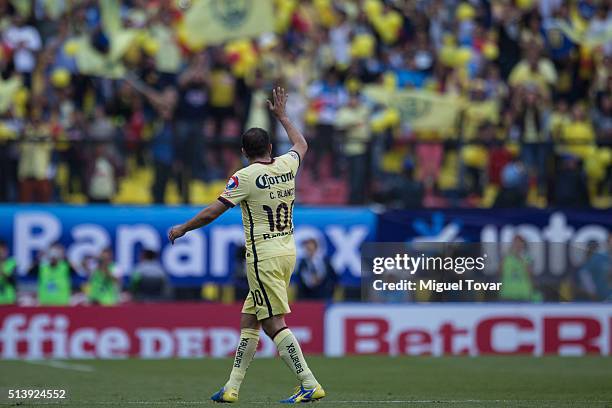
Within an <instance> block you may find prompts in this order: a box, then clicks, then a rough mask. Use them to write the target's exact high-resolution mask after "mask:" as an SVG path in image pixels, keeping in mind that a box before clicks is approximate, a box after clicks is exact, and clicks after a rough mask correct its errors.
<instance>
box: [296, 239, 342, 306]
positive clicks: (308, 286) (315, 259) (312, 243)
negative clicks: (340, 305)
mask: <svg viewBox="0 0 612 408" xmlns="http://www.w3.org/2000/svg"><path fill="white" fill-rule="evenodd" d="M302 246H303V248H304V257H303V258H302V259H301V260H300V261H299V262H298V265H297V269H296V275H297V282H298V298H299V299H301V300H317V299H331V298H332V296H333V294H334V289H335V287H336V283H337V280H338V276H337V275H336V271H334V268H333V267H332V265H331V262H330V260H329V258H327V257H325V256H324V255H323V254H322V253H321V252H320V251H319V244H318V242H317V240H316V239H314V238H309V239H306V240H305V241H304V242H303V243H302Z"/></svg>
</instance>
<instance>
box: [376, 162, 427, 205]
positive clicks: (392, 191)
mask: <svg viewBox="0 0 612 408" xmlns="http://www.w3.org/2000/svg"><path fill="white" fill-rule="evenodd" d="M384 196H386V197H385V198H384V200H385V202H386V203H387V204H388V205H390V206H392V207H397V208H405V209H410V208H422V207H423V199H424V197H425V187H424V186H423V183H422V182H420V181H418V180H416V179H415V177H414V163H413V161H412V160H411V159H405V160H404V163H403V165H402V173H401V175H399V176H398V177H393V178H391V182H390V185H389V186H388V187H387V191H386V193H385V194H384Z"/></svg>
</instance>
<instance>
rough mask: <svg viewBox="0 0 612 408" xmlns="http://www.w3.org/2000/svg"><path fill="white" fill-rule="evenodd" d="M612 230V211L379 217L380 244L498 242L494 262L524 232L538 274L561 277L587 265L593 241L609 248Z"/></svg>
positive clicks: (495, 211) (470, 212)
mask: <svg viewBox="0 0 612 408" xmlns="http://www.w3.org/2000/svg"><path fill="white" fill-rule="evenodd" d="M610 231H612V211H611V210H594V209H589V210H585V211H574V210H538V209H486V210H484V209H461V210H411V211H400V210H397V211H387V212H385V213H383V214H381V215H380V216H379V217H378V224H377V239H376V241H379V242H418V241H421V242H486V243H491V244H492V245H487V255H488V257H489V261H493V260H494V259H499V258H500V256H501V254H502V253H503V251H504V249H507V247H508V244H509V243H510V242H511V241H512V238H513V237H514V236H515V234H519V235H521V236H522V237H523V238H524V239H525V240H526V241H527V242H528V245H529V246H530V248H529V249H530V251H531V255H532V257H534V258H541V259H543V260H544V261H543V262H541V263H538V266H537V267H536V268H535V270H534V274H535V275H540V274H551V275H552V276H556V277H559V276H562V275H564V274H566V273H567V272H571V271H572V270H575V268H576V267H578V266H580V265H581V264H582V262H584V255H585V253H586V251H585V248H586V243H587V242H589V241H597V242H599V244H600V246H601V249H604V248H605V245H606V240H607V237H608V233H609V232H610ZM495 244H500V245H495ZM540 252H543V253H540Z"/></svg>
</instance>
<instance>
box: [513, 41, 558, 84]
mask: <svg viewBox="0 0 612 408" xmlns="http://www.w3.org/2000/svg"><path fill="white" fill-rule="evenodd" d="M556 81H557V70H556V69H555V66H554V64H553V63H552V62H551V61H550V60H549V59H547V58H544V57H542V56H541V54H540V47H539V46H537V45H532V46H529V47H527V49H526V51H525V58H524V59H522V60H521V61H520V62H519V63H518V64H516V66H515V67H514V68H513V69H512V72H510V77H509V78H508V83H509V84H510V85H511V86H513V87H515V86H519V85H524V84H527V83H535V84H536V85H537V86H538V88H540V91H541V92H544V93H545V95H548V94H549V93H550V89H551V87H552V86H553V85H554V84H555V82H556Z"/></svg>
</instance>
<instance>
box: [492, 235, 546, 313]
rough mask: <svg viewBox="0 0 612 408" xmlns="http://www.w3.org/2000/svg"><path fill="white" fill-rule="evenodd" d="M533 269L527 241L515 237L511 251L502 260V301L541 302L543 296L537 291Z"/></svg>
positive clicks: (500, 295) (500, 296) (500, 293)
mask: <svg viewBox="0 0 612 408" xmlns="http://www.w3.org/2000/svg"><path fill="white" fill-rule="evenodd" d="M532 268H533V260H532V259H531V257H530V256H529V254H528V250H527V241H525V239H524V238H523V237H521V236H520V235H515V236H514V238H513V239H512V245H511V246H510V250H509V251H508V253H507V254H506V256H504V258H503V259H502V264H501V283H502V287H501V291H500V292H499V298H500V300H510V301H527V302H529V301H537V300H540V299H541V295H540V293H539V292H537V291H536V288H535V283H534V280H533V276H532V274H533V269H532Z"/></svg>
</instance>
